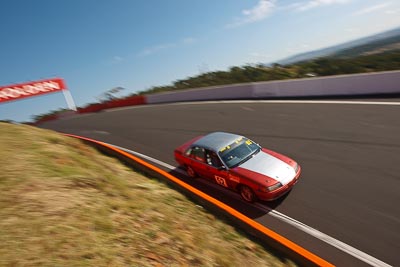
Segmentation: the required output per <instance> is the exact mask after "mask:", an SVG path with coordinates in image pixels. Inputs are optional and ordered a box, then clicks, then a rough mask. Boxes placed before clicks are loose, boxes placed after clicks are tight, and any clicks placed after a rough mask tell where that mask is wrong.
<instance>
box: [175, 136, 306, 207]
mask: <svg viewBox="0 0 400 267" xmlns="http://www.w3.org/2000/svg"><path fill="white" fill-rule="evenodd" d="M202 137H203V136H199V137H196V138H194V139H192V140H190V141H188V142H186V143H184V144H183V145H181V146H179V147H178V148H176V149H175V151H174V156H175V160H176V161H177V162H178V163H179V165H181V166H184V167H188V166H190V167H192V168H193V169H194V170H195V171H196V173H197V174H198V175H199V176H202V177H204V178H206V179H210V180H213V181H214V182H215V183H217V184H220V185H222V186H224V187H226V188H230V189H233V190H236V191H237V190H238V188H239V186H240V185H246V186H248V187H250V188H251V189H252V190H253V192H254V193H255V194H256V196H257V198H258V199H259V200H266V201H270V200H274V199H277V198H279V197H281V196H282V195H284V194H286V193H287V192H288V191H290V190H291V189H292V187H293V186H294V185H295V184H296V183H297V182H298V180H299V177H300V173H301V167H300V166H299V165H298V164H297V162H296V161H294V160H293V159H291V158H289V157H287V156H285V155H282V154H280V153H277V152H275V151H272V150H269V149H266V148H262V150H261V151H262V152H264V153H266V154H269V155H271V156H273V157H275V158H277V159H279V160H281V161H283V162H284V163H286V164H287V165H289V166H291V167H293V168H294V169H295V177H294V178H293V179H292V180H291V181H290V182H289V183H287V184H285V185H282V186H281V187H279V188H277V189H275V190H273V191H268V190H265V189H266V187H268V186H272V185H275V184H277V183H278V181H277V180H276V179H274V178H272V177H269V176H267V175H264V174H261V173H258V172H254V171H252V170H249V169H245V168H241V167H240V165H239V166H238V167H234V168H231V169H226V168H215V167H213V166H210V165H209V164H207V163H206V162H200V161H197V160H194V159H193V158H191V157H188V156H187V155H186V154H185V152H186V151H187V150H188V149H189V148H190V147H191V146H192V144H193V143H195V142H196V141H198V140H199V139H201V138H202Z"/></svg>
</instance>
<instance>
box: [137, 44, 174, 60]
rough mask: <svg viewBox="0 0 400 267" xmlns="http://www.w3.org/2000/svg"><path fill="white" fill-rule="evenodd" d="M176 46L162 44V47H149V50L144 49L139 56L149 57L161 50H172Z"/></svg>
mask: <svg viewBox="0 0 400 267" xmlns="http://www.w3.org/2000/svg"><path fill="white" fill-rule="evenodd" d="M175 46H176V44H174V43H169V44H160V45H155V46H151V47H147V48H145V49H143V50H142V51H141V52H139V53H138V56H142V57H144V56H149V55H152V54H155V53H157V52H159V51H161V50H165V49H168V48H172V47H175Z"/></svg>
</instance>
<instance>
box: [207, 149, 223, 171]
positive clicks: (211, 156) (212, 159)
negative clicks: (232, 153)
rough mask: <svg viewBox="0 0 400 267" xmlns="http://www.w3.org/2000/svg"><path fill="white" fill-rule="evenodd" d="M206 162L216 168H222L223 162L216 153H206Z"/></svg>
mask: <svg viewBox="0 0 400 267" xmlns="http://www.w3.org/2000/svg"><path fill="white" fill-rule="evenodd" d="M206 162H207V164H209V165H211V166H213V167H215V168H220V167H222V162H221V160H220V159H219V157H218V155H217V153H215V152H214V151H209V150H207V151H206Z"/></svg>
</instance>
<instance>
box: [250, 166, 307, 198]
mask: <svg viewBox="0 0 400 267" xmlns="http://www.w3.org/2000/svg"><path fill="white" fill-rule="evenodd" d="M300 173H301V167H300V165H299V166H298V169H297V173H296V176H295V177H294V178H293V180H292V181H290V182H289V183H288V184H286V185H284V186H281V187H279V188H278V189H276V190H274V191H272V192H262V191H257V192H256V195H257V197H258V199H259V200H264V201H272V200H275V199H278V198H280V197H282V196H283V195H285V194H286V193H287V192H289V191H290V190H291V189H292V188H293V186H294V185H295V184H296V183H297V182H298V181H299V178H300Z"/></svg>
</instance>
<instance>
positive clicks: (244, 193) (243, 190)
mask: <svg viewBox="0 0 400 267" xmlns="http://www.w3.org/2000/svg"><path fill="white" fill-rule="evenodd" d="M239 193H240V196H241V197H242V198H243V199H244V200H245V201H247V202H250V203H253V202H254V201H256V195H255V194H254V192H253V190H251V188H250V187H248V186H246V185H242V186H241V187H240V188H239Z"/></svg>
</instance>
